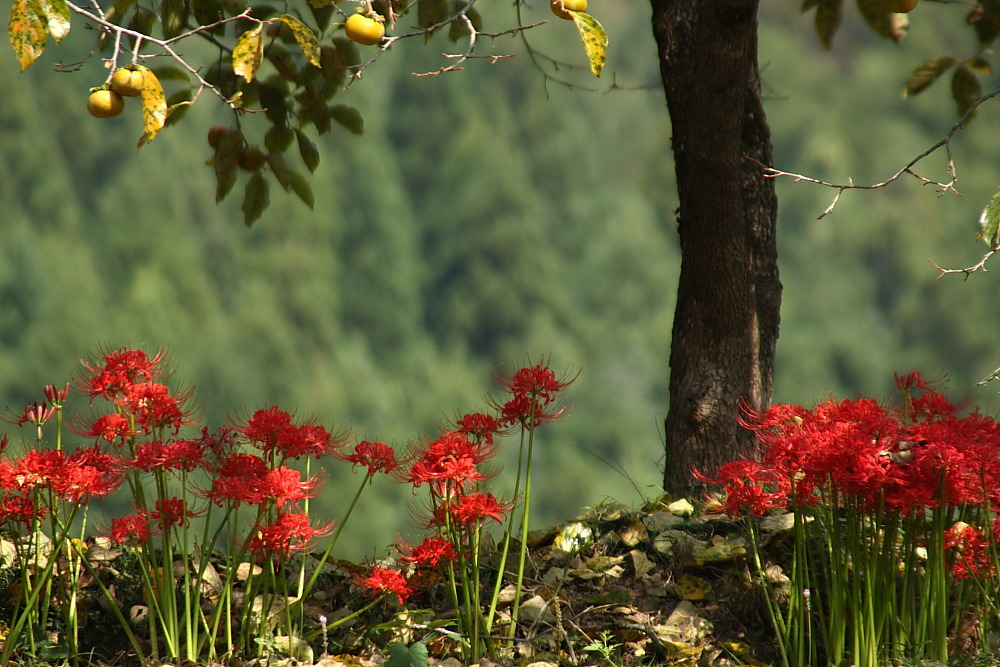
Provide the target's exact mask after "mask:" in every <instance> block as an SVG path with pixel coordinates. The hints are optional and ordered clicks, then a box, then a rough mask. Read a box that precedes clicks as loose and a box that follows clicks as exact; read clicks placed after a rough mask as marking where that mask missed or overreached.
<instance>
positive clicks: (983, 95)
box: [760, 0, 1000, 277]
mask: <svg viewBox="0 0 1000 667" xmlns="http://www.w3.org/2000/svg"><path fill="white" fill-rule="evenodd" d="M925 1H926V0H925ZM856 2H857V9H858V12H859V14H860V15H861V17H862V19H863V20H864V21H865V23H866V24H867V25H868V27H869V28H871V29H872V30H873V31H874V32H875V33H877V34H878V35H880V36H881V37H884V38H886V39H890V40H892V41H894V42H899V41H901V40H902V39H903V38H904V37H905V36H906V31H907V28H908V27H909V24H910V18H909V17H910V16H913V15H914V14H918V13H919V11H920V10H919V9H918V4H919V2H920V0H856ZM950 4H951V5H952V6H953V8H954V9H955V10H958V11H962V12H964V13H965V14H964V17H963V18H964V21H965V23H966V24H967V25H968V26H969V27H971V28H972V30H973V32H974V33H975V37H976V51H975V52H973V53H970V54H967V55H965V56H964V57H960V56H954V55H950V54H944V55H939V56H934V57H931V58H928V59H926V60H924V61H923V62H921V63H920V64H918V65H917V66H916V67H915V68H914V69H913V71H912V72H911V73H910V75H909V76H908V77H907V79H906V81H905V83H904V85H903V97H904V98H907V97H912V96H914V95H919V94H921V93H923V92H925V91H927V90H928V89H930V88H931V87H932V86H933V85H934V84H935V83H936V82H937V81H938V80H940V79H942V78H948V79H950V86H949V93H950V96H951V99H952V101H953V102H954V104H955V110H956V114H957V117H958V120H957V121H956V122H955V124H954V125H953V126H952V127H951V128H950V129H949V130H948V131H947V133H946V134H945V135H944V137H943V138H942V139H940V140H939V141H937V142H936V143H934V144H933V145H932V146H930V147H929V148H927V149H926V150H925V151H923V152H922V153H920V154H919V155H917V156H916V157H914V158H912V159H910V160H909V161H908V162H907V163H906V164H905V165H903V166H902V167H901V168H899V169H898V170H897V171H896V172H895V173H893V174H892V175H890V176H889V177H888V178H885V179H883V180H881V181H879V182H877V183H862V184H856V183H854V182H853V180H848V182H847V183H835V182H830V181H827V180H824V179H820V178H814V177H810V176H806V175H802V174H796V173H792V172H788V171H783V170H781V169H776V168H774V167H773V166H770V165H760V167H761V169H763V171H764V172H765V173H766V174H767V175H768V176H770V177H772V178H777V177H781V176H786V177H791V178H793V179H794V180H796V181H804V182H807V183H813V184H816V185H821V186H824V187H829V188H832V189H835V190H836V191H837V194H836V196H835V197H834V199H833V201H832V202H831V204H830V205H829V206H828V207H827V208H826V209H825V210H824V211H823V212H822V213H821V214H820V215H819V217H820V218H823V217H825V216H827V215H829V214H830V213H831V212H833V209H834V208H835V207H836V205H837V202H838V201H840V197H841V195H842V194H843V193H844V192H846V191H848V190H875V189H879V188H884V187H887V186H888V185H890V184H891V183H894V182H895V181H897V180H898V179H899V178H901V177H902V176H904V175H908V176H912V177H913V178H916V179H917V180H918V181H920V182H921V183H924V184H926V185H934V186H935V187H936V188H937V189H938V190H939V191H940V192H942V193H945V192H952V193H955V194H959V193H958V191H957V190H956V189H955V185H956V183H957V182H958V175H957V172H956V170H955V161H954V157H953V155H952V148H951V140H952V138H953V137H954V136H955V134H956V133H958V132H959V131H960V130H961V129H963V128H964V127H965V126H966V125H967V124H968V123H969V122H971V121H972V119H973V118H974V117H975V116H976V114H977V112H978V111H979V109H980V107H982V105H983V104H985V103H986V102H988V101H989V100H991V99H993V98H994V97H996V96H997V95H1000V88H996V89H994V90H992V91H989V92H985V91H984V87H983V78H984V77H987V76H989V75H991V74H992V73H993V66H992V65H991V64H990V61H989V57H990V56H991V55H992V52H993V49H992V45H993V43H994V42H995V41H996V40H997V38H998V37H1000V2H993V1H989V2H985V1H984V2H968V3H967V2H956V3H950ZM915 10H916V11H915ZM802 11H803V12H807V11H814V15H813V19H814V25H815V29H816V35H817V38H818V39H819V41H820V44H821V45H822V46H823V47H824V48H826V49H830V48H831V47H832V45H833V39H834V36H835V35H836V33H837V30H838V29H839V27H840V25H841V21H842V19H843V12H844V0H804V1H803V3H802ZM941 149H943V150H944V151H945V153H946V154H947V167H946V169H947V177H946V178H943V179H942V178H932V177H927V176H923V175H921V174H920V173H918V172H917V171H916V170H915V168H916V166H917V164H918V163H920V162H921V161H923V160H924V158H926V157H928V156H929V155H931V154H932V153H935V152H937V151H938V150H941ZM998 201H1000V191H998V192H997V193H996V194H994V195H993V197H992V199H991V200H990V202H989V203H988V204H987V205H986V206H985V208H984V209H983V212H982V215H981V216H980V218H979V227H980V233H979V234H977V237H976V238H977V239H981V240H982V241H984V242H985V243H986V244H987V245H988V246H989V250H988V251H987V252H986V254H985V255H984V256H983V257H982V258H981V259H980V260H979V261H978V262H977V263H976V264H974V265H972V266H969V267H966V268H962V269H945V268H942V267H940V266H938V265H937V264H935V263H934V262H931V264H933V266H934V267H935V268H937V269H938V271H939V272H940V274H939V277H940V276H944V275H946V274H951V273H962V274H964V275H965V276H966V277H968V276H969V275H971V274H972V273H975V272H976V271H979V270H980V269H983V270H985V266H986V262H987V261H988V260H989V259H990V258H991V257H992V256H993V255H994V254H996V253H997V252H1000V236H998V234H997V227H998V224H1000V204H998Z"/></svg>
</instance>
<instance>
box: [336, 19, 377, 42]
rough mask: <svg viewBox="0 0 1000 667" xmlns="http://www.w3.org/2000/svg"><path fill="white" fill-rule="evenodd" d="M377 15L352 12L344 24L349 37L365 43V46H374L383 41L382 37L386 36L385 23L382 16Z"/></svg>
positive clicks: (353, 40) (354, 40)
mask: <svg viewBox="0 0 1000 667" xmlns="http://www.w3.org/2000/svg"><path fill="white" fill-rule="evenodd" d="M376 17H377V18H375V17H371V16H366V15H364V14H352V15H350V16H348V17H347V22H346V23H345V24H344V30H345V31H346V32H347V38H348V39H350V40H351V41H352V42H357V43H358V44H364V45H365V46H372V45H373V44H378V43H379V42H381V41H382V38H383V37H385V24H383V23H382V21H381V20H380V19H381V18H382V17H381V16H378V15H377V14H376Z"/></svg>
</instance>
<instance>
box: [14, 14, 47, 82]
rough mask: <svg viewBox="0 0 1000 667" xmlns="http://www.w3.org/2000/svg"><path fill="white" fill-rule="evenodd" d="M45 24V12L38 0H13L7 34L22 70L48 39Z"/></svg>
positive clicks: (36, 55) (43, 48) (42, 48)
mask: <svg viewBox="0 0 1000 667" xmlns="http://www.w3.org/2000/svg"><path fill="white" fill-rule="evenodd" d="M45 26H46V20H45V14H44V11H43V10H42V7H41V3H40V2H38V0H14V3H13V4H12V5H11V8H10V22H9V23H7V36H8V37H9V38H10V45H11V47H12V48H13V49H14V55H15V56H17V62H18V63H20V65H21V71H22V72H23V71H24V70H26V69H28V67H30V66H31V63H33V62H35V61H36V60H37V59H38V57H39V56H40V55H42V52H43V51H44V50H45V42H46V40H47V39H48V32H47V31H46V29H45Z"/></svg>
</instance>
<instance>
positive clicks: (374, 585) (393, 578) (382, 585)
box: [355, 566, 413, 606]
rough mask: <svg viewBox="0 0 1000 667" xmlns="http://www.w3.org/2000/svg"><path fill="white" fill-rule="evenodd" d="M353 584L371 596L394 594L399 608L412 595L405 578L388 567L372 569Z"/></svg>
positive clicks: (397, 571)
mask: <svg viewBox="0 0 1000 667" xmlns="http://www.w3.org/2000/svg"><path fill="white" fill-rule="evenodd" d="M355 583H356V584H357V585H358V586H359V587H361V588H364V589H365V590H367V591H369V592H370V593H371V594H372V595H373V596H378V595H382V594H383V593H394V594H395V595H396V600H398V601H399V604H400V606H402V605H403V604H404V603H405V602H406V600H407V598H409V597H410V595H412V594H413V591H412V590H411V589H410V585H409V583H407V581H406V577H404V576H403V575H402V573H401V572H400V571H399V570H394V569H392V568H388V567H382V566H376V567H373V568H372V570H371V573H370V574H369V575H368V576H367V577H360V576H359V577H357V579H356V580H355Z"/></svg>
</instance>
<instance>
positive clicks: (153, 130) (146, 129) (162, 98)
mask: <svg viewBox="0 0 1000 667" xmlns="http://www.w3.org/2000/svg"><path fill="white" fill-rule="evenodd" d="M136 69H138V70H139V71H140V72H142V129H143V134H142V136H141V137H139V143H138V144H137V145H136V148H142V147H143V146H144V145H146V144H147V143H149V142H150V141H152V140H153V139H155V138H156V135H157V134H159V132H160V130H162V129H163V126H164V124H166V122H167V96H166V95H164V94H163V86H162V85H160V80H159V79H157V78H156V75H155V74H153V71H152V70H151V69H149V68H148V67H143V66H142V65H136Z"/></svg>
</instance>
